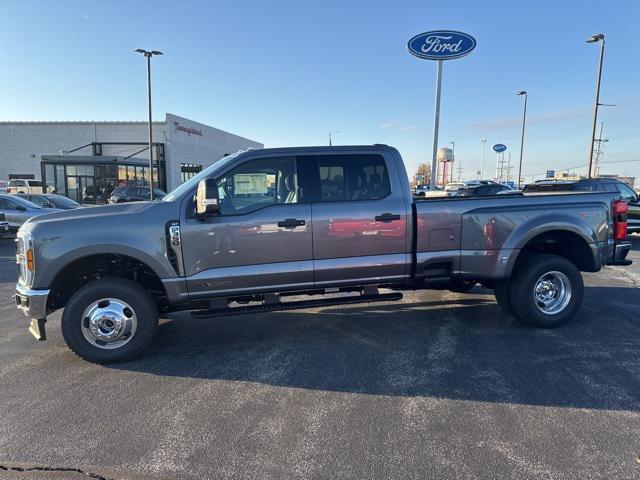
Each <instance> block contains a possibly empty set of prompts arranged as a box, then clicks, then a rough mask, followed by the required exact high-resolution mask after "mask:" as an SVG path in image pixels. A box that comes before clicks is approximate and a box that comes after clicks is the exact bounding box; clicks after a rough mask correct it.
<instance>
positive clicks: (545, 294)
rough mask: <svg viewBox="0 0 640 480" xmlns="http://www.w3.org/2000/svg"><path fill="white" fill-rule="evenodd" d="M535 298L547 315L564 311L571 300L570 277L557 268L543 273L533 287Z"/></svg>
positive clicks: (540, 308) (538, 306)
mask: <svg viewBox="0 0 640 480" xmlns="http://www.w3.org/2000/svg"><path fill="white" fill-rule="evenodd" d="M533 300H534V302H535V304H536V307H537V308H538V310H540V311H541V312H542V313H544V314H545V315H555V314H557V313H560V312H562V311H563V310H564V309H565V308H567V305H569V302H570V301H571V282H570V281H569V277H567V276H566V275H565V274H564V273H562V272H558V271H555V270H554V271H552V272H547V273H545V274H543V275H541V276H540V278H538V280H537V281H536V283H535V287H534V289H533Z"/></svg>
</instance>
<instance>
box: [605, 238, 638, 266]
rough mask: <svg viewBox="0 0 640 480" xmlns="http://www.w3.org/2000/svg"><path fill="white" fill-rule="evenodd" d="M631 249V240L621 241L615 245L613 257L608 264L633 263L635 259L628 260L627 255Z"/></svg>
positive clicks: (623, 264)
mask: <svg viewBox="0 0 640 480" xmlns="http://www.w3.org/2000/svg"><path fill="white" fill-rule="evenodd" d="M630 250H631V243H630V242H620V243H616V244H615V245H614V246H613V258H612V259H611V261H610V262H609V263H608V265H622V266H626V265H631V264H632V263H633V260H627V255H628V254H629V251H630Z"/></svg>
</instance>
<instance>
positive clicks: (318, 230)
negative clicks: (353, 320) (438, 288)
mask: <svg viewBox="0 0 640 480" xmlns="http://www.w3.org/2000/svg"><path fill="white" fill-rule="evenodd" d="M307 162H308V164H309V165H310V180H309V184H310V186H311V190H312V218H313V262H314V271H315V283H316V286H320V287H321V286H329V285H343V284H345V285H347V284H361V283H384V282H385V281H396V280H399V279H403V278H405V276H406V275H408V274H409V271H408V266H409V264H410V255H409V254H408V253H407V252H408V251H409V250H410V244H409V241H408V232H409V227H410V224H411V213H410V211H409V210H408V208H407V205H406V203H405V200H406V199H405V196H408V195H409V192H408V191H407V192H403V191H402V187H401V183H400V181H399V176H398V172H397V171H396V168H395V163H394V162H393V161H392V159H391V158H385V154H382V153H380V152H376V153H371V154H351V153H343V154H340V153H336V154H319V155H313V156H310V157H309V158H308V159H307Z"/></svg>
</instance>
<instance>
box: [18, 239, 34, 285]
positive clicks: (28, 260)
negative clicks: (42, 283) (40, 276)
mask: <svg viewBox="0 0 640 480" xmlns="http://www.w3.org/2000/svg"><path fill="white" fill-rule="evenodd" d="M16 244H17V245H16V247H17V250H18V251H17V252H16V262H17V263H18V275H19V279H18V281H19V282H20V283H22V284H23V285H26V286H29V287H30V286H32V285H33V278H34V273H35V268H36V264H35V252H34V250H33V237H32V236H31V233H22V232H18V237H17V238H16Z"/></svg>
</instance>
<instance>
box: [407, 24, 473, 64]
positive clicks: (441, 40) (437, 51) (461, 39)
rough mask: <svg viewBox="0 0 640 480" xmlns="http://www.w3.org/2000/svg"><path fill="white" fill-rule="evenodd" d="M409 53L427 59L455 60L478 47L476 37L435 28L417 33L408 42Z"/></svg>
mask: <svg viewBox="0 0 640 480" xmlns="http://www.w3.org/2000/svg"><path fill="white" fill-rule="evenodd" d="M407 48H408V49H409V53H411V54H412V55H415V56H416V57H420V58H425V59H427V60H453V59H454V58H460V57H464V56H465V55H468V54H469V53H471V51H472V50H473V49H474V48H476V39H475V38H473V37H472V36H471V35H467V34H466V33H462V32H456V31H454V30H435V31H433V32H425V33H421V34H419V35H416V36H415V37H413V38H412V39H411V40H409V43H408V44H407Z"/></svg>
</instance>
